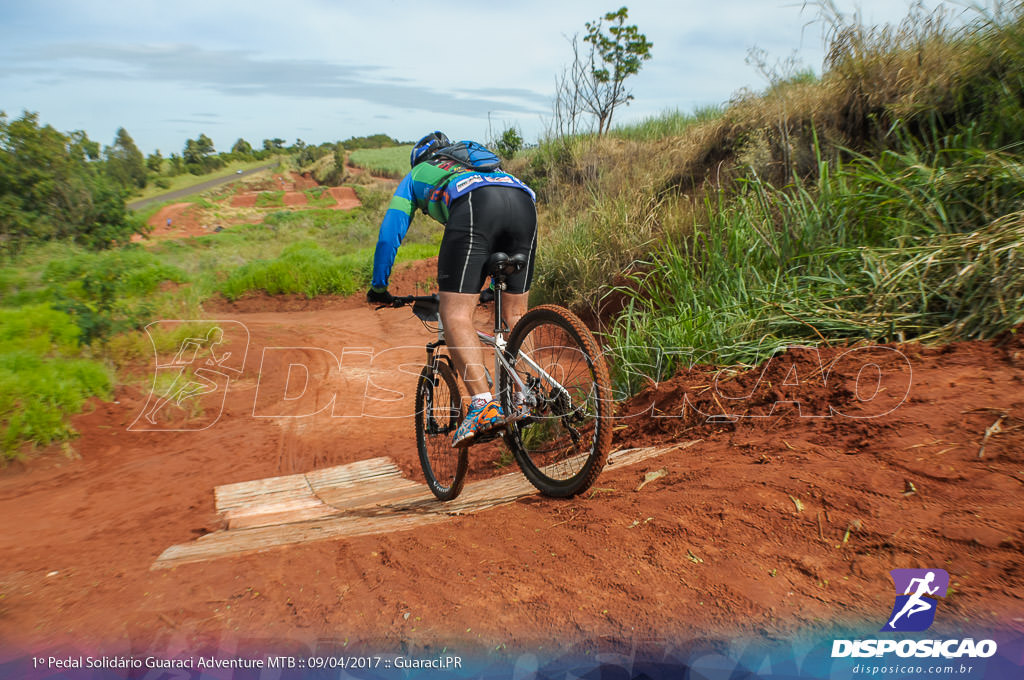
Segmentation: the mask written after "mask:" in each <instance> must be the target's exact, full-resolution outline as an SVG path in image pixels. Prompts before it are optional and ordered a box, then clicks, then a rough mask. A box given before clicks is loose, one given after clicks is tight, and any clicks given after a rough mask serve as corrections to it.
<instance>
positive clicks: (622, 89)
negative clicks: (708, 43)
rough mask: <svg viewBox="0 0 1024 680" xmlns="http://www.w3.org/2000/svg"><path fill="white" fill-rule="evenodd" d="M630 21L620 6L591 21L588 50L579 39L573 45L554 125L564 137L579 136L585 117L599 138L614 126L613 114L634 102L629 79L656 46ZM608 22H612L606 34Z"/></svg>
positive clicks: (559, 89)
mask: <svg viewBox="0 0 1024 680" xmlns="http://www.w3.org/2000/svg"><path fill="white" fill-rule="evenodd" d="M628 16H629V13H628V10H627V8H626V7H621V8H620V9H619V10H618V11H617V12H608V13H606V14H605V15H604V17H602V18H600V19H597V20H595V21H588V22H587V23H586V24H585V26H586V28H587V33H586V35H584V36H583V42H584V43H586V44H588V45H589V46H590V49H589V50H586V51H585V53H581V46H580V45H579V42H578V39H577V37H576V36H574V37H573V38H572V40H571V41H570V42H571V44H572V48H573V61H572V63H571V64H570V65H569V67H567V68H566V70H565V71H563V73H562V75H561V77H560V78H559V79H558V80H557V81H556V94H555V105H554V109H555V123H556V125H557V126H558V128H559V130H558V131H559V132H560V133H562V134H566V131H569V132H568V134H575V133H576V130H577V127H578V124H579V119H580V116H581V115H582V114H583V113H584V112H585V113H589V114H591V115H593V116H594V117H595V118H596V119H597V133H598V134H599V135H603V134H605V133H606V132H608V130H609V128H610V127H611V122H612V115H613V114H614V113H615V109H616V108H618V107H619V106H621V105H623V104H625V105H628V104H629V102H630V101H632V100H633V95H632V93H630V92H629V91H628V90H627V89H626V85H625V83H626V79H627V78H629V77H630V76H632V75H636V74H637V73H638V72H639V71H640V68H641V67H642V66H643V62H645V61H647V60H648V59H650V58H651V48H652V47H654V43H652V42H650V41H648V40H647V36H645V35H644V34H643V33H640V31H639V29H637V27H636V26H626V25H625V23H626V19H627V18H628ZM604 22H609V25H608V27H607V31H605V30H604V29H605V24H604Z"/></svg>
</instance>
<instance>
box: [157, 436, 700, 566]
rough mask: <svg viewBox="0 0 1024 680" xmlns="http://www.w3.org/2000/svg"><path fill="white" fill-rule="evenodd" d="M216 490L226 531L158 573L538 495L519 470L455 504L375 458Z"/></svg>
mask: <svg viewBox="0 0 1024 680" xmlns="http://www.w3.org/2000/svg"><path fill="white" fill-rule="evenodd" d="M699 442H700V440H694V441H686V442H680V443H679V444H676V445H673V446H669V447H645V448H637V449H626V450H623V451H616V452H614V453H612V454H611V455H610V456H609V457H608V466H609V467H623V466H626V465H636V464H637V463H640V462H643V461H645V460H647V459H649V458H653V457H654V456H659V455H662V454H664V453H668V452H671V451H679V450H682V449H687V448H689V447H691V446H693V445H695V444H697V443H699ZM214 491H215V493H216V496H217V509H218V511H220V512H222V513H224V515H225V517H226V518H228V520H229V521H228V528H227V529H225V530H221V531H215V532H213V533H211V534H207V535H206V536H202V537H201V538H199V539H197V540H195V541H192V542H191V543H184V544H181V545H176V546H171V547H170V548H168V549H167V550H165V551H164V552H163V554H161V555H160V557H159V558H157V561H156V562H155V563H154V564H153V567H152V568H153V569H166V568H170V567H174V566H177V565H179V564H188V563H192V562H203V561H206V560H211V559H216V558H219V557H226V556H230V555H245V554H251V553H255V552H262V551H265V550H270V549H274V548H279V547H283V546H288V545H298V544H301V543H310V542H313V541H323V540H329V539H337V538H344V537H349V536H366V535H371V534H380V533H390V532H393V531H404V530H407V529H412V528H415V527H420V526H427V525H431V524H436V523H438V522H443V521H446V520H447V519H448V518H449V517H450V516H452V515H459V514H465V513H471V512H479V511H481V510H486V509H488V508H493V507H497V506H499V505H506V504H508V503H512V502H514V501H516V500H517V499H519V498H523V497H525V496H531V495H533V494H535V493H536V489H534V487H533V485H532V484H530V482H529V481H528V480H527V479H526V478H525V477H524V476H523V475H522V474H521V473H520V472H518V471H516V472H514V473H511V474H507V475H502V476H501V477H493V478H491V479H484V480H480V481H478V482H470V483H468V484H466V487H465V489H463V492H462V494H461V495H460V496H459V497H458V498H456V499H455V500H453V501H449V502H447V503H442V502H439V501H437V500H436V499H435V498H434V496H433V494H431V493H430V491H429V489H427V487H426V485H425V484H421V483H418V482H413V481H411V480H408V479H405V478H403V477H402V476H401V471H400V470H399V468H398V467H397V466H396V465H395V464H394V463H393V462H392V461H391V460H390V459H388V458H371V459H369V460H364V461H358V462H356V463H349V464H347V465H339V466H336V467H333V468H327V469H324V470H317V471H315V472H310V473H307V474H305V475H286V476H283V477H272V478H269V479H261V480H255V481H252V482H242V483H240V484H228V485H224V486H221V487H217V488H216V489H215V490H214Z"/></svg>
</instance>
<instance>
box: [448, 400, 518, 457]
mask: <svg viewBox="0 0 1024 680" xmlns="http://www.w3.org/2000/svg"><path fill="white" fill-rule="evenodd" d="M502 427H505V414H504V412H502V410H501V404H499V403H498V402H497V401H496V400H494V399H491V400H490V401H486V402H485V401H483V400H481V401H480V403H477V402H475V401H474V402H473V403H472V404H471V405H470V407H469V413H467V414H466V419H465V420H463V421H462V424H461V425H459V429H457V430H455V437H454V438H453V439H452V448H453V449H460V448H462V447H464V446H469V445H470V444H472V443H473V441H474V440H475V439H476V438H477V437H479V436H481V435H484V434H488V433H490V432H492V431H494V430H497V429H498V428H502Z"/></svg>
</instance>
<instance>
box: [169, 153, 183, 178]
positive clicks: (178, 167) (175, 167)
mask: <svg viewBox="0 0 1024 680" xmlns="http://www.w3.org/2000/svg"><path fill="white" fill-rule="evenodd" d="M167 160H168V161H169V162H170V164H171V169H170V172H169V173H168V174H169V175H171V177H175V176H177V175H180V174H181V173H183V172H185V163H184V161H183V160H182V158H181V156H179V155H178V154H176V153H172V154H171V156H170V158H168V159H167Z"/></svg>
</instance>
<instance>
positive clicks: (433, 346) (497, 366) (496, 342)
mask: <svg viewBox="0 0 1024 680" xmlns="http://www.w3.org/2000/svg"><path fill="white" fill-rule="evenodd" d="M495 288H496V290H495V296H494V333H493V334H489V333H484V332H483V331H480V330H478V331H477V332H476V335H477V338H479V339H480V342H482V343H483V344H484V345H485V346H486V347H490V348H491V351H492V352H493V353H494V371H493V373H490V374H489V375H488V376H487V378H488V382H489V383H490V384H491V386H492V388H495V389H496V386H495V377H496V376H498V375H500V374H501V371H502V370H504V371H505V372H506V373H507V374H508V375H509V377H510V378H511V379H512V381H513V383H515V386H516V389H518V390H519V391H520V392H523V393H525V392H526V391H527V390H528V387H527V385H526V383H524V382H523V380H522V378H520V377H519V374H518V373H517V372H516V371H515V369H514V368H513V367H512V365H511V364H510V363H509V362H508V360H507V359H506V358H505V348H506V347H507V346H508V341H507V340H506V339H505V330H506V329H505V328H504V326H503V321H502V318H501V292H502V291H501V287H500V286H496V287H495ZM410 299H411V300H413V301H426V300H430V299H432V298H430V297H416V296H407V298H405V300H410ZM436 323H437V340H436V341H435V342H431V343H427V346H426V350H427V363H428V364H430V365H434V352H435V351H436V350H437V348H438V347H441V346H444V345H446V344H447V343H446V341H445V336H444V324H443V323H442V322H441V318H440V315H438V318H437V320H436ZM517 361H525V363H526V364H527V366H529V367H530V368H531V369H532V370H533V371H535V372H536V373H537V375H538V376H539V377H540V378H541V379H543V380H544V381H545V382H546V383H547V384H548V385H550V386H551V387H553V388H554V389H555V390H557V391H558V392H559V393H560V394H566V395H567V394H568V390H566V389H565V388H564V387H563V386H562V384H561V383H559V382H558V381H557V380H555V379H554V378H553V377H552V376H551V375H550V374H549V373H548V372H547V371H545V370H544V369H543V368H541V367H540V365H539V364H538V363H537V362H536V361H534V360H533V358H532V357H530V356H529V355H528V354H524V353H522V352H520V353H519V357H518V358H517Z"/></svg>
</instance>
